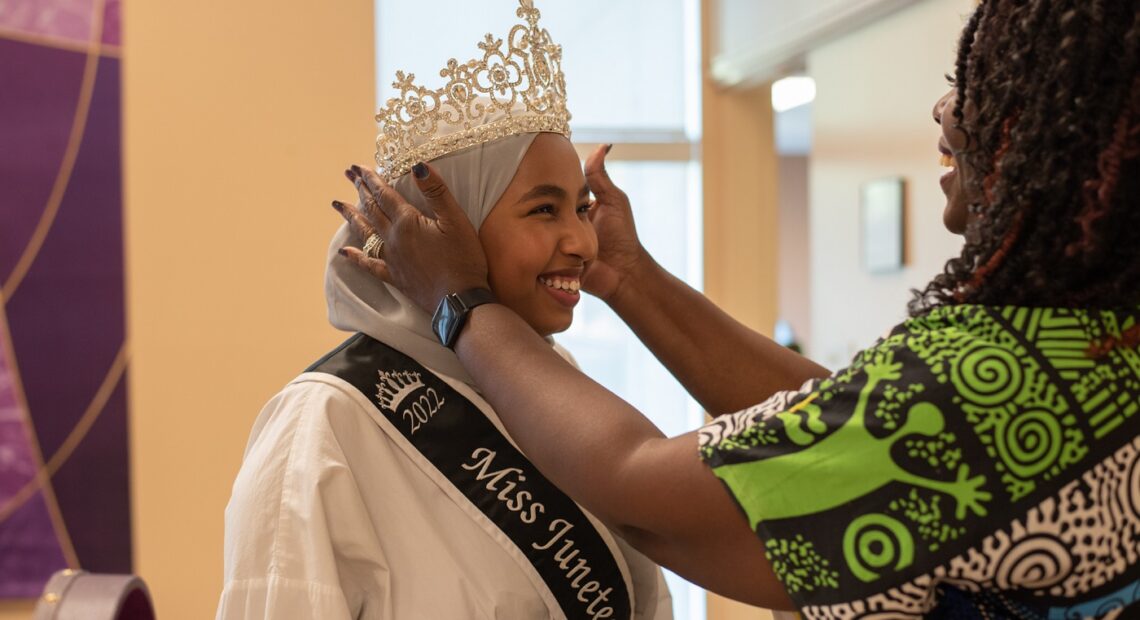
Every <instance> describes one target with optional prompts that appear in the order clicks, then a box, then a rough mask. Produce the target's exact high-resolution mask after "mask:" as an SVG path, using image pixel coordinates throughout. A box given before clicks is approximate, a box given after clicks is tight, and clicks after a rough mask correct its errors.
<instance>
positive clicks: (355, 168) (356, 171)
mask: <svg viewBox="0 0 1140 620" xmlns="http://www.w3.org/2000/svg"><path fill="white" fill-rule="evenodd" d="M352 172H353V173H354V174H355V175H356V176H358V177H362V176H364V171H363V170H361V169H360V166H357V165H356V164H353V165H352Z"/></svg>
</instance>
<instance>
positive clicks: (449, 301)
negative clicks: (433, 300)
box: [431, 288, 495, 349]
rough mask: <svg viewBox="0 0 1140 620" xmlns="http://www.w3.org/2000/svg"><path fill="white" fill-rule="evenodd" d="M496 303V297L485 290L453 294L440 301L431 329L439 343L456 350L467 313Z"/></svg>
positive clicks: (478, 289)
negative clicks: (475, 308)
mask: <svg viewBox="0 0 1140 620" xmlns="http://www.w3.org/2000/svg"><path fill="white" fill-rule="evenodd" d="M490 303H495V295H494V294H493V293H492V292H491V291H490V290H488V289H485V288H472V289H468V290H466V291H463V292H461V293H452V294H450V295H447V296H445V297H444V298H443V299H441V300H439V306H437V307H436V309H435V314H434V315H432V317H431V329H432V331H433V332H435V337H436V338H439V343H440V344H442V345H443V346H445V347H447V348H449V349H455V341H456V340H458V339H459V332H460V331H462V330H463V324H464V323H466V322H467V313H468V312H471V309H472V308H474V307H475V306H481V305H483V304H490Z"/></svg>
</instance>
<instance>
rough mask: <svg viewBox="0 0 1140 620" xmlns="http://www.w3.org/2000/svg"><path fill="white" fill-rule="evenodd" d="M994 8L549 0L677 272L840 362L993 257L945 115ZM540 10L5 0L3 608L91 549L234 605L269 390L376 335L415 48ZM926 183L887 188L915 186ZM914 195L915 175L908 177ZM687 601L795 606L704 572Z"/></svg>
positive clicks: (590, 312) (654, 384)
mask: <svg viewBox="0 0 1140 620" xmlns="http://www.w3.org/2000/svg"><path fill="white" fill-rule="evenodd" d="M973 5H974V2H973V0H802V1H799V2H781V1H778V0H575V1H573V2H571V1H570V0H546V1H545V2H543V1H542V0H539V1H538V2H537V6H538V8H539V9H540V10H541V11H542V13H543V19H542V23H543V25H544V26H545V27H546V28H547V29H549V30H550V32H551V34H552V36H553V38H554V40H555V42H557V43H560V44H561V45H562V46H563V63H564V64H563V69H564V71H565V73H566V81H567V87H568V91H569V97H570V107H571V111H572V112H573V114H574V119H573V121H572V129H573V131H574V140H575V142H576V144H577V146H578V147H579V149H580V152H581V153H582V154H583V156H584V154H586V153H588V152H590V151H591V150H592V149H593V148H594V147H595V146H596V145H598V144H601V143H614V144H615V146H614V149H613V151H612V154H611V157H610V162H611V163H610V165H609V169H610V170H611V174H612V175H613V177H614V178H615V180H616V181H617V182H618V184H619V185H621V186H622V187H623V188H624V189H625V190H626V191H627V192H628V193H629V194H630V196H631V199H632V201H633V204H634V209H635V213H636V218H637V223H638V228H639V231H640V233H641V235H642V237H643V238H644V240H645V242H646V244H647V245H648V246H649V248H650V250H651V252H652V253H653V254H654V256H655V257H656V258H657V259H658V260H659V261H660V262H661V263H662V264H663V265H665V266H666V267H667V268H668V269H669V270H671V271H672V272H673V273H675V274H677V275H678V276H680V277H682V278H684V279H686V280H687V281H688V282H690V283H691V284H693V285H694V286H696V287H698V288H703V290H704V291H705V292H706V293H707V294H708V295H709V296H710V297H711V298H712V299H713V300H714V301H716V302H717V303H719V304H721V305H722V306H723V307H724V308H726V309H727V310H728V311H729V312H731V313H732V314H733V315H735V316H736V317H737V318H739V319H740V320H742V321H743V322H745V323H747V324H748V325H750V326H752V327H754V328H756V329H758V330H760V331H763V332H765V333H768V334H771V335H774V336H775V337H776V338H777V339H778V340H779V341H780V342H782V343H783V344H787V345H789V346H796V347H799V348H800V349H801V350H803V351H804V352H805V353H806V354H807V355H809V356H810V357H812V358H814V359H816V360H818V361H820V362H821V363H823V364H824V365H825V366H828V367H830V368H838V367H841V366H843V365H845V364H846V362H847V360H848V359H849V358H850V356H851V355H852V354H853V353H854V352H855V351H856V350H858V349H859V348H862V347H864V346H866V345H868V344H870V343H871V342H872V341H873V340H874V339H875V338H876V337H878V336H879V335H880V334H882V333H883V332H884V331H885V330H886V329H887V328H889V327H890V326H892V325H893V324H895V323H897V322H898V321H900V320H901V319H902V318H903V317H904V316H905V304H906V301H907V300H908V299H909V297H910V293H909V291H910V289H912V288H915V287H920V286H922V285H923V284H925V283H926V281H928V280H929V279H930V278H931V277H932V276H933V275H934V274H936V273H937V272H939V271H940V270H941V268H942V265H943V263H944V262H945V261H946V260H947V259H948V258H950V257H951V256H953V255H956V254H957V252H958V250H959V248H960V244H961V242H960V240H959V239H958V238H957V237H955V236H953V235H951V234H949V233H947V232H946V231H945V230H944V229H943V228H942V225H941V212H942V207H943V205H944V200H943V197H942V193H941V190H940V189H939V185H938V177H939V176H940V175H941V173H942V170H941V169H940V167H939V165H938V152H937V148H936V143H937V140H938V135H939V133H938V129H937V127H936V126H935V125H934V123H933V122H932V118H931V108H932V107H933V105H934V103H935V101H936V100H937V99H938V97H939V96H941V95H942V94H943V93H944V92H945V91H946V89H947V88H948V87H947V85H946V80H945V78H944V77H943V76H944V74H946V73H947V72H951V71H952V69H953V63H954V55H955V49H956V45H957V36H958V32H959V31H960V29H961V28H962V26H963V25H964V20H965V18H966V17H967V16H968V14H969V11H970V10H971V9H972V7H973ZM516 6H517V2H516V0H483V1H480V2H477V3H476V2H471V1H470V0H466V1H463V0H436V1H434V2H408V1H406V0H337V1H335V2H324V3H313V2H292V1H285V2H281V1H278V2H269V1H268V0H239V1H236V2H235V1H230V2H220V1H218V0H201V1H199V2H193V3H185V2H179V3H175V2H158V1H155V0H0V307H2V309H3V312H2V313H0V620H8V619H16V618H20V619H23V618H30V617H31V610H32V607H33V606H34V602H35V601H34V597H35V596H36V595H37V594H38V592H39V590H40V588H42V584H43V581H44V580H45V579H46V577H47V576H48V575H49V574H50V573H51V572H53V571H54V570H57V569H59V568H64V567H67V566H71V567H82V568H86V569H88V570H96V571H104V572H129V571H133V572H136V573H138V574H139V575H141V576H142V577H143V578H144V579H145V580H146V581H147V583H148V585H149V586H150V588H151V591H152V593H153V595H154V598H155V602H156V607H157V611H158V613H159V614H160V617H162V618H169V619H180V618H187V619H189V618H206V617H212V616H213V612H214V608H215V605H216V603H217V598H218V595H219V593H220V590H221V586H222V581H221V579H222V548H221V547H222V527H223V521H222V518H223V509H224V507H225V504H226V501H227V500H228V497H229V491H230V485H231V483H232V480H233V477H234V475H235V474H236V472H237V470H238V467H239V464H240V461H241V455H242V450H243V448H244V446H245V442H246V439H247V437H248V433H249V430H250V426H251V424H252V422H253V419H254V417H255V416H256V415H257V412H258V411H259V409H260V408H261V405H262V404H263V403H264V402H265V401H266V400H267V399H268V398H269V397H270V396H272V395H273V394H274V393H275V392H276V391H277V390H278V389H279V388H280V387H281V386H282V385H284V384H285V383H287V382H288V381H289V380H290V379H292V378H293V377H294V376H295V375H296V374H297V373H298V372H300V371H301V370H303V369H304V368H305V367H306V366H307V365H308V364H309V363H310V362H312V361H313V360H315V359H316V358H318V357H319V356H320V355H321V354H322V353H324V352H325V351H327V350H328V349H329V348H331V347H332V346H334V345H335V344H337V343H338V342H340V341H341V340H342V339H343V338H344V334H342V333H338V332H336V331H335V330H333V329H332V328H331V327H329V326H328V324H327V320H326V317H325V305H324V299H323V291H322V278H323V268H324V256H325V251H326V248H327V243H328V241H329V239H330V237H331V235H332V232H333V231H334V230H335V229H336V227H337V226H338V225H339V223H340V220H339V218H338V217H337V216H336V214H335V213H334V212H333V211H332V210H331V209H329V208H328V204H329V201H330V200H332V199H333V198H340V199H351V198H352V196H353V192H352V191H351V186H349V185H348V184H347V183H346V182H345V181H344V177H343V175H342V171H343V170H344V168H345V167H346V166H348V165H349V164H351V163H359V164H369V163H370V162H372V155H373V148H374V137H375V133H376V127H375V123H374V121H373V119H372V116H373V114H374V112H375V110H376V109H377V108H378V107H379V105H380V103H381V102H383V101H384V100H385V99H387V97H388V96H390V94H391V92H392V91H391V81H392V79H393V76H394V74H395V71H396V70H398V69H401V70H405V71H410V72H413V73H416V74H417V76H418V78H419V81H420V82H421V83H424V84H426V85H429V86H434V85H437V84H436V82H437V81H438V78H436V76H437V75H438V70H439V68H440V67H442V66H443V64H444V63H445V62H446V59H447V58H450V57H456V58H459V59H460V60H465V59H467V58H471V57H473V55H474V54H475V53H476V51H477V48H476V43H477V42H478V41H479V40H480V39H481V36H482V34H483V33H484V32H492V33H496V34H497V35H498V36H502V33H505V32H506V31H507V29H508V28H509V26H510V25H511V24H513V23H515V17H514V9H515V7H516ZM884 183H886V186H885V187H888V188H898V191H893V190H892V191H888V192H886V193H884V192H882V191H880V189H881V188H882V187H884V185H883V184H884ZM884 196H885V198H884ZM579 308H580V310H579V312H578V314H577V316H576V320H575V323H574V326H573V327H572V328H571V330H570V331H569V332H567V333H566V334H565V335H564V336H563V337H561V338H560V340H561V341H562V342H563V344H565V345H566V346H567V347H568V348H569V349H570V350H571V351H572V352H573V353H574V354H575V355H576V357H577V358H578V360H579V361H580V362H581V364H582V366H583V367H584V370H585V371H586V372H587V373H588V374H590V375H591V376H593V377H595V378H596V379H597V380H599V381H600V382H602V383H603V384H605V385H606V386H607V387H610V388H611V389H612V390H614V391H615V392H617V393H618V394H619V395H621V396H622V397H623V398H625V399H626V400H628V401H630V402H631V403H633V404H634V405H635V406H637V407H638V408H639V409H641V410H642V411H644V412H646V413H647V414H648V415H650V416H651V417H652V418H653V419H654V421H655V422H656V423H657V424H658V425H659V426H660V427H661V428H662V429H663V430H664V431H665V432H666V433H668V434H671V435H672V434H678V433H681V432H684V431H685V430H688V429H692V428H694V427H695V426H697V425H699V424H700V423H701V421H702V419H703V415H704V414H703V412H702V411H701V410H700V408H699V407H698V406H697V405H696V404H695V403H693V402H692V401H691V400H690V399H689V398H688V397H687V395H686V394H685V393H684V391H683V390H682V389H681V388H680V387H679V385H677V384H676V382H675V381H673V380H672V378H671V377H670V376H669V375H668V373H667V372H666V371H665V370H664V369H663V368H662V367H661V366H660V365H659V364H658V363H657V362H656V360H654V359H653V357H652V355H651V354H649V353H648V352H647V351H646V350H645V349H644V348H643V347H641V345H640V344H638V343H637V342H636V340H635V339H634V338H633V337H632V335H631V334H630V332H629V330H628V329H627V328H625V326H624V325H623V324H622V323H621V322H620V321H619V320H617V318H616V317H615V316H614V315H613V314H612V313H611V312H610V311H609V310H608V308H607V307H605V306H604V304H600V303H596V302H594V300H587V301H586V302H584V303H583V304H582V305H580V306H579ZM671 585H672V590H673V596H674V601H675V613H676V616H677V617H678V618H686V619H694V620H695V619H702V618H708V619H709V620H735V619H744V618H768V617H770V614H769V613H768V612H767V611H764V610H759V609H755V608H749V607H746V606H743V605H739V604H735V603H730V602H727V601H724V600H723V599H719V598H717V597H709V596H706V595H705V593H704V592H703V591H702V590H700V589H699V588H696V587H693V586H689V585H687V584H685V583H684V582H682V581H680V580H678V579H671Z"/></svg>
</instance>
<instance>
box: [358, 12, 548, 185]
mask: <svg viewBox="0 0 1140 620" xmlns="http://www.w3.org/2000/svg"><path fill="white" fill-rule="evenodd" d="M515 14H516V15H518V16H519V17H520V18H522V19H523V20H525V21H526V23H525V24H515V26H514V27H512V28H511V31H510V34H509V35H508V36H507V38H506V41H505V44H506V49H505V50H504V49H503V45H504V40H503V39H496V38H495V37H493V36H492V35H490V34H487V35H486V37H485V38H484V39H483V42H482V43H480V44H479V49H481V50H482V51H483V58H482V59H481V60H479V59H473V60H469V61H467V62H466V63H462V64H461V63H460V62H459V61H457V60H456V59H454V58H452V59H451V60H449V61H447V66H446V67H445V68H443V69H441V70H440V72H439V75H440V77H443V78H447V83H446V84H444V86H443V87H442V88H439V89H437V90H430V89H427V88H425V87H423V86H418V85H416V84H415V83H414V80H415V77H416V76H415V74H412V73H408V74H405V73H404V72H403V71H397V72H396V81H395V82H393V83H392V87H393V88H395V89H397V90H398V91H399V96H398V97H393V98H391V99H389V100H388V102H387V104H386V105H385V106H384V108H383V109H381V110H380V112H379V113H378V114H377V115H376V121H377V122H378V123H380V134H379V135H378V136H377V137H376V163H377V164H378V165H379V166H380V175H381V176H383V177H385V178H386V179H389V180H391V179H394V178H396V177H398V176H400V175H402V174H405V173H407V172H408V171H409V170H410V169H411V168H412V166H413V165H415V164H416V163H417V162H421V161H428V160H432V159H435V158H437V157H440V156H442V155H446V154H448V153H453V152H455V151H458V150H460V149H464V148H467V147H471V146H475V145H478V144H483V143H486V142H491V141H492V140H497V139H499V138H504V137H506V136H512V135H517V134H522V133H532V132H540V131H547V132H553V133H560V134H563V135H565V136H566V137H569V136H570V112H569V110H567V108H566V79H565V77H564V76H563V74H562V46H560V45H555V44H554V43H553V42H552V41H551V39H550V33H549V32H548V31H547V30H546V29H545V28H540V27H539V26H538V18H539V17H540V15H541V14H540V13H539V11H538V9H536V8H534V2H533V0H519V8H518V10H516V11H515Z"/></svg>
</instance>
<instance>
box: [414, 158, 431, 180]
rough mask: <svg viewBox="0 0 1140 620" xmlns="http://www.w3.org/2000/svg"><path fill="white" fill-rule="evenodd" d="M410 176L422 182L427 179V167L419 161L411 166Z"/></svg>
mask: <svg viewBox="0 0 1140 620" xmlns="http://www.w3.org/2000/svg"><path fill="white" fill-rule="evenodd" d="M412 174H414V175H416V178H417V179H419V180H421V181H422V180H424V179H426V178H427V177H428V167H427V166H425V165H424V162H422V161H421V162H420V163H418V164H416V165H414V166H412Z"/></svg>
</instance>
